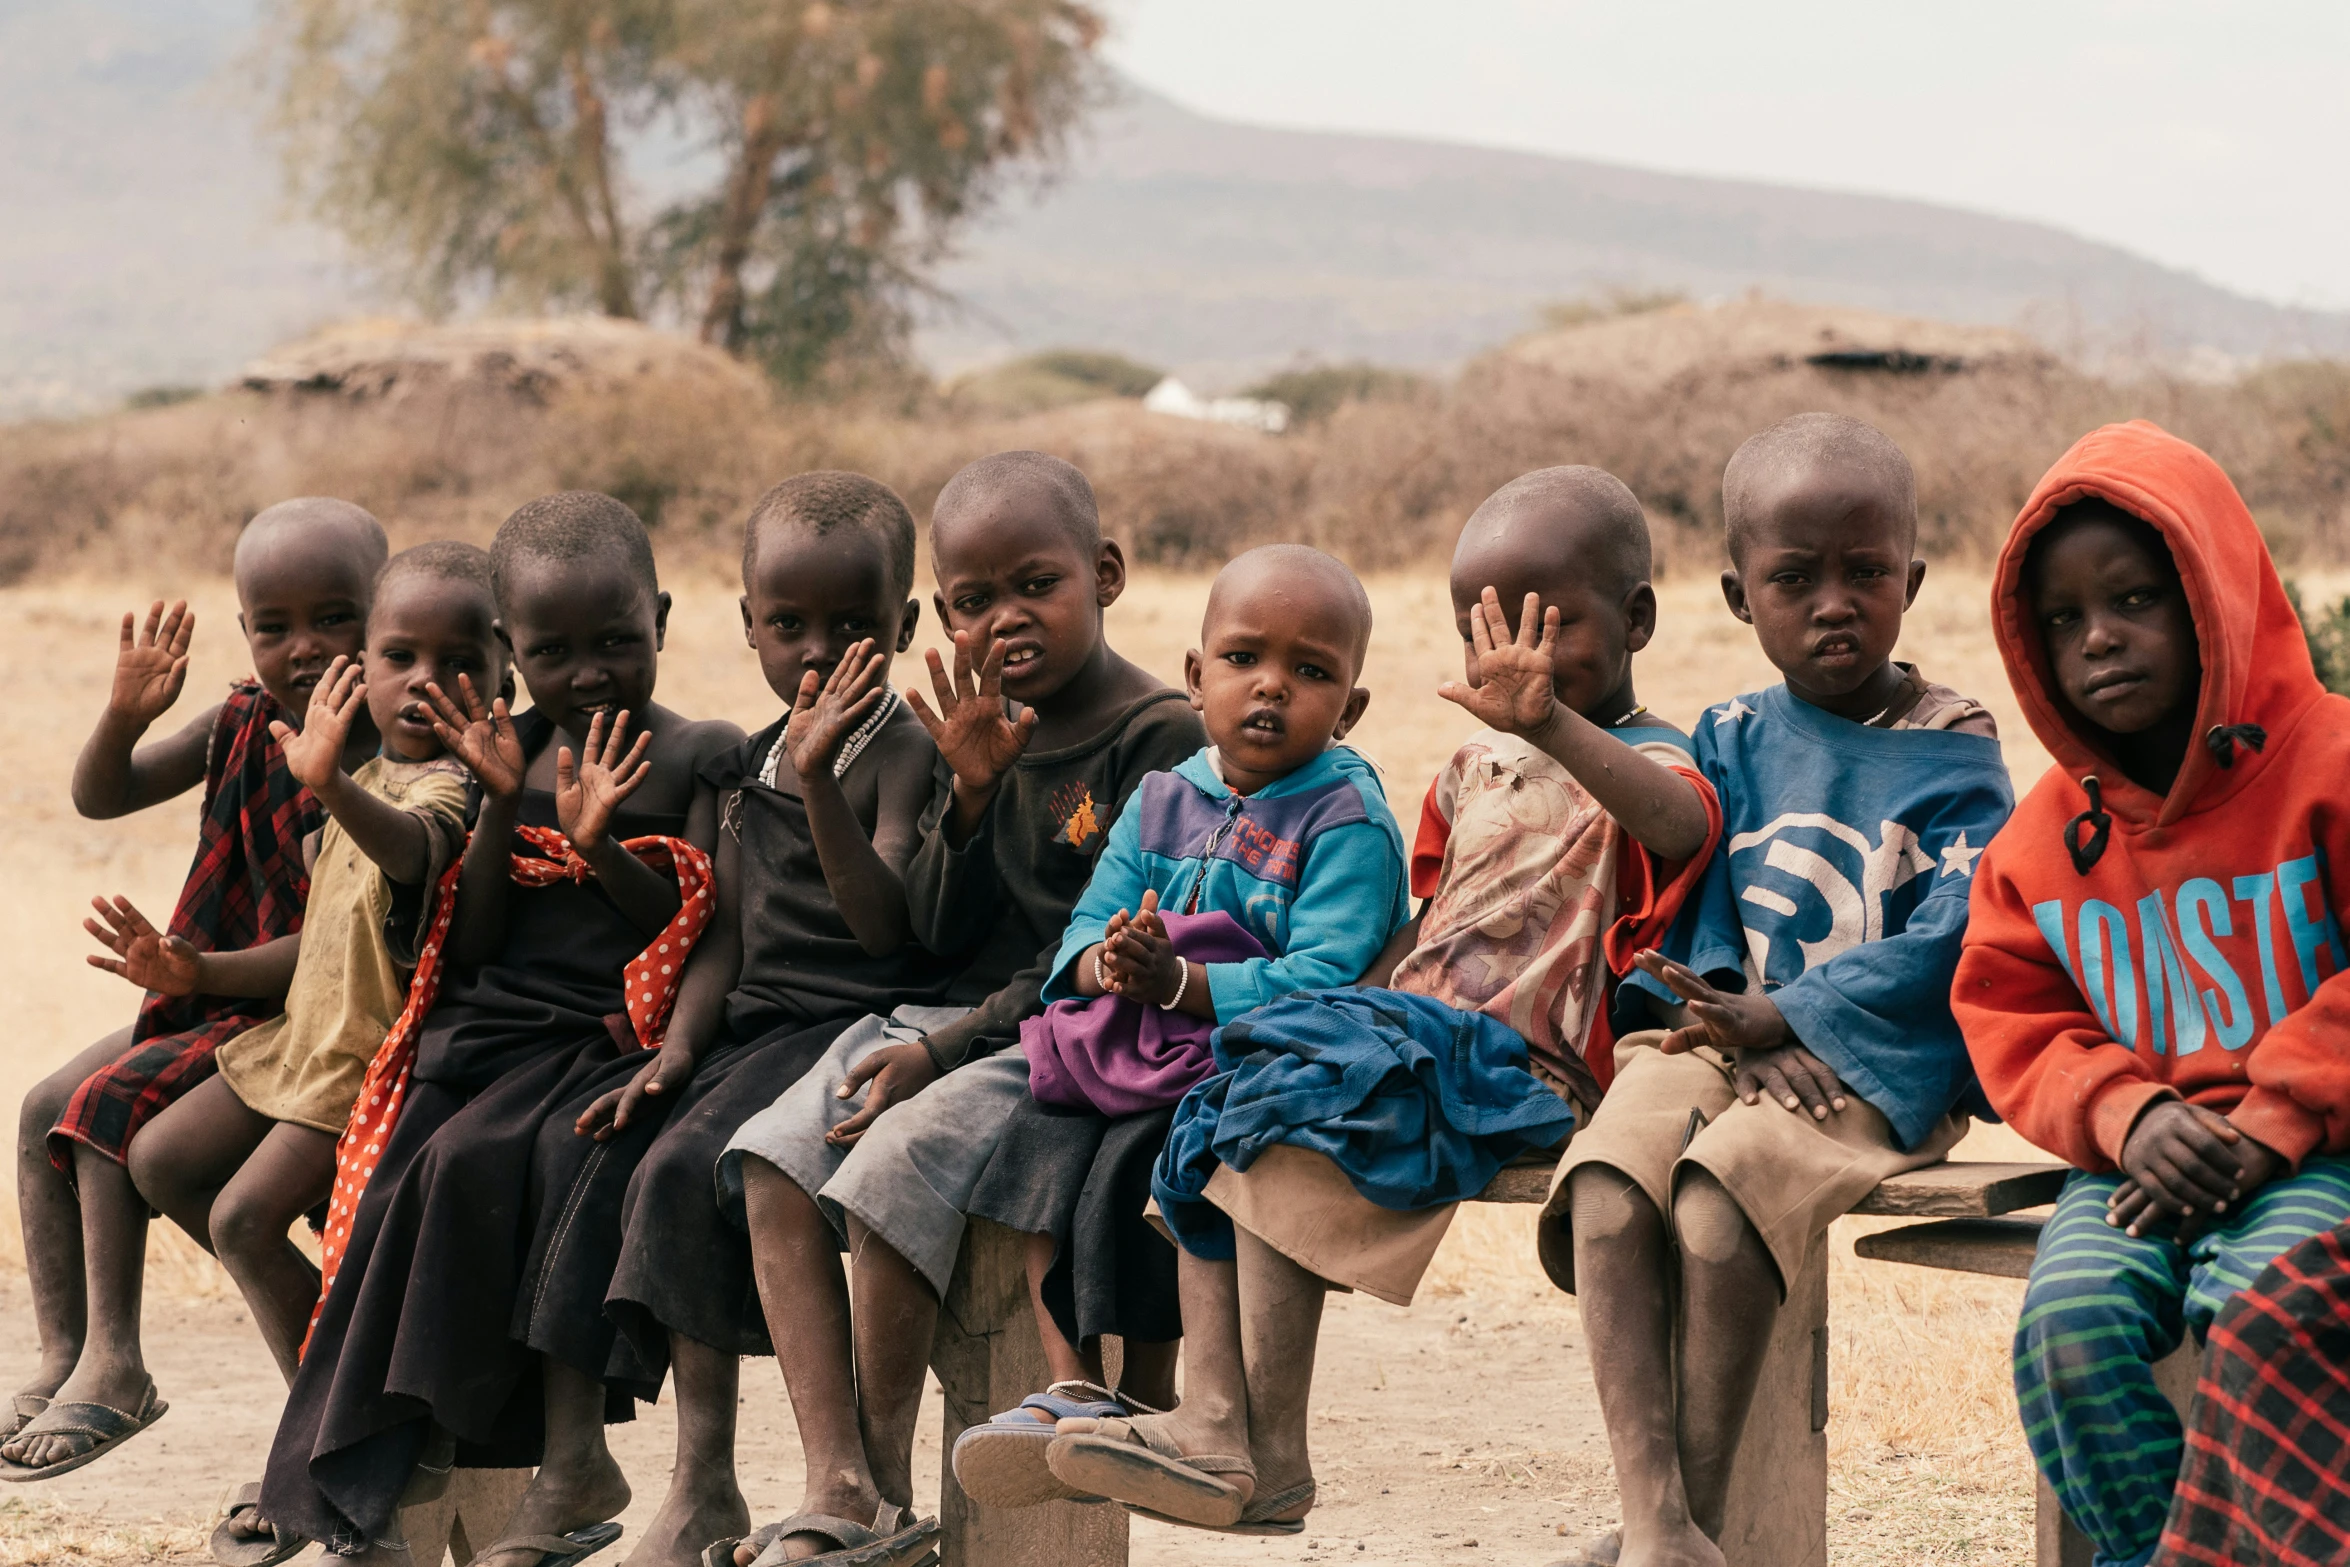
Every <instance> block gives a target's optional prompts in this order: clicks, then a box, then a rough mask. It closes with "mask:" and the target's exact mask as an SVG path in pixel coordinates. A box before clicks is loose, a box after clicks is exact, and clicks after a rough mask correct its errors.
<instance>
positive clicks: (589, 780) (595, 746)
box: [555, 710, 653, 854]
mask: <svg viewBox="0 0 2350 1567" xmlns="http://www.w3.org/2000/svg"><path fill="white" fill-rule="evenodd" d="M627 739H628V713H627V712H626V710H623V711H622V712H621V713H620V714H619V716H617V717H615V718H614V719H613V720H612V729H611V732H610V733H609V734H606V733H605V730H604V715H603V714H601V713H598V714H597V715H596V716H595V718H594V719H593V720H592V721H590V723H589V724H588V732H587V743H586V744H585V745H583V746H581V747H580V754H579V759H578V761H577V762H576V763H575V762H574V761H573V760H572V756H571V747H569V746H563V747H562V748H560V749H559V750H557V751H556V752H555V820H556V822H557V823H558V824H559V825H560V826H561V827H562V829H563V834H564V836H565V837H567V838H569V839H570V840H571V846H572V847H573V848H575V849H577V850H578V851H579V852H580V853H581V854H592V853H594V852H595V851H596V850H598V849H600V848H602V847H603V846H604V835H605V833H606V832H607V831H608V830H609V829H610V828H611V825H612V814H613V812H615V811H617V810H619V809H620V804H621V802H622V801H623V800H626V799H627V798H628V797H629V796H630V795H632V794H634V793H636V791H637V786H638V785H639V784H641V783H643V782H644V781H645V775H646V774H647V773H650V772H651V771H652V770H653V764H652V763H651V762H648V761H646V760H645V748H646V747H647V746H649V745H651V744H652V741H653V737H652V734H651V733H650V732H647V733H645V734H641V735H638V736H637V737H636V744H635V745H633V746H630V747H629V748H628V750H627V751H626V752H625V753H623V752H622V750H621V749H620V748H621V746H622V745H623V744H624V743H625V742H626V741H627Z"/></svg>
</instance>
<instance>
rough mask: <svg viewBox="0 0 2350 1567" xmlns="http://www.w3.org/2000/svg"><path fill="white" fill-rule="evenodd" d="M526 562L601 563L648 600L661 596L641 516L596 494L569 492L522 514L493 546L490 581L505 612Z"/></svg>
mask: <svg viewBox="0 0 2350 1567" xmlns="http://www.w3.org/2000/svg"><path fill="white" fill-rule="evenodd" d="M524 560H544V561H572V560H595V561H601V562H605V563H610V564H617V565H619V566H621V567H622V568H623V569H624V570H626V571H627V572H628V574H629V575H630V576H631V577H633V578H635V579H636V581H637V582H638V583H639V585H641V586H642V587H643V588H644V590H645V596H646V597H648V598H652V597H656V596H658V595H659V593H660V591H661V582H660V577H659V574H658V573H657V572H656V571H655V570H654V567H653V539H652V535H650V534H648V533H647V532H645V525H644V523H643V522H642V521H641V520H640V519H639V518H638V517H637V514H636V513H635V512H633V511H630V510H629V509H628V508H627V507H626V506H624V505H622V504H621V503H620V502H618V501H616V500H614V499H613V498H612V497H611V496H609V495H605V494H602V493H600V492H599V491H595V490H563V491H560V492H558V493H556V494H553V495H542V496H540V497H539V498H538V499H537V500H535V501H527V502H525V503H524V504H523V505H522V506H520V507H518V508H516V510H515V512H514V514H513V515H512V516H510V517H508V518H507V519H506V520H505V521H504V522H502V523H500V524H499V525H498V535H497V537H496V538H494V539H492V540H491V541H490V580H491V582H492V584H493V585H494V586H495V588H496V590H497V595H498V607H499V609H500V611H501V612H503V611H504V610H505V609H506V608H507V606H508V603H509V601H510V599H511V596H512V594H513V592H514V578H515V569H516V567H517V566H518V565H520V563H521V562H522V561H524Z"/></svg>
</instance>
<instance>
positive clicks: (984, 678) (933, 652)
mask: <svg viewBox="0 0 2350 1567" xmlns="http://www.w3.org/2000/svg"><path fill="white" fill-rule="evenodd" d="M1004 654H1005V644H1004V643H1001V642H990V643H989V645H988V649H987V656H986V657H985V658H984V659H982V660H981V661H980V664H979V667H978V669H977V670H976V671H974V670H973V668H972V665H971V633H969V632H968V631H958V632H956V633H955V673H954V678H953V679H952V680H951V681H950V680H949V679H948V678H947V669H946V665H945V663H944V662H943V661H941V660H940V658H939V656H938V649H936V648H932V649H930V650H929V653H928V654H927V659H928V662H929V664H930V689H931V690H932V691H934V692H936V693H937V695H938V711H936V712H932V711H931V708H930V704H929V703H927V702H925V701H923V700H922V693H921V692H919V691H908V692H907V693H906V702H907V704H908V705H909V706H911V707H912V708H913V709H914V716H915V717H916V718H919V719H921V720H922V727H923V728H925V729H927V730H929V731H930V738H931V740H932V741H933V742H935V743H936V744H937V746H938V754H939V755H940V756H943V757H945V758H946V764H947V766H948V768H950V769H951V770H952V771H953V772H954V775H955V786H956V787H957V788H959V789H962V790H964V791H966V792H967V793H970V794H975V795H979V794H988V793H991V792H992V791H993V790H994V789H995V786H996V783H997V781H998V780H999V779H1001V778H1002V777H1003V776H1004V773H1005V772H1006V770H1008V769H1009V768H1010V767H1011V765H1012V764H1013V763H1014V762H1016V761H1018V760H1019V759H1020V753H1021V752H1023V751H1025V750H1027V749H1028V737H1029V736H1031V735H1033V734H1035V733H1036V710H1035V709H1034V708H1023V709H1021V712H1020V717H1019V718H1018V719H1017V720H1016V721H1015V720H1013V719H1009V718H1006V717H1005V716H1004Z"/></svg>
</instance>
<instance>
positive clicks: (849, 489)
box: [743, 464, 1084, 599]
mask: <svg viewBox="0 0 2350 1567" xmlns="http://www.w3.org/2000/svg"><path fill="white" fill-rule="evenodd" d="M1064 466H1066V465H1065V464H1064ZM1070 471H1071V472H1075V471H1076V470H1075V469H1071V470H1070ZM1078 482H1079V483H1083V482H1084V480H1083V479H1082V478H1080V479H1079V481H1078ZM780 527H796V528H804V529H806V530H807V531H808V532H809V533H811V534H813V535H815V536H816V537H818V538H822V537H823V536H824V535H826V534H828V533H832V532H836V531H837V530H839V529H842V528H855V529H857V530H859V531H861V532H863V533H865V534H867V535H868V536H870V537H871V538H872V539H873V541H874V542H875V543H877V544H879V545H880V546H881V551H882V557H883V559H884V560H886V561H887V563H888V566H889V581H890V593H891V596H892V597H895V598H901V599H902V598H904V597H905V596H906V595H907V594H908V593H910V592H912V591H913V587H914V515H913V513H911V512H909V511H907V510H906V503H905V502H904V501H902V500H900V499H899V498H898V492H897V491H895V490H893V489H891V488H890V487H889V486H888V485H886V484H884V483H882V482H881V481H880V480H879V479H868V478H867V477H865V475H863V474H861V473H844V472H841V471H839V470H836V469H819V470H817V471H815V472H813V473H802V474H795V475H793V476H792V477H791V478H789V479H786V480H784V481H783V482H782V483H781V484H779V485H777V486H775V488H773V489H771V490H769V491H768V492H767V493H766V494H764V495H762V496H760V497H759V499H758V501H757V502H756V503H755V504H754V505H753V506H752V507H751V515H750V520H749V521H748V522H746V523H745V524H744V525H743V588H744V591H746V592H748V591H749V590H750V588H751V584H752V578H753V576H754V575H755V574H756V573H757V571H758V569H759V541H760V539H761V538H762V537H763V536H765V535H766V533H767V532H768V531H769V530H770V529H773V528H780Z"/></svg>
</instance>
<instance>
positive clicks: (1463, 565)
mask: <svg viewBox="0 0 2350 1567" xmlns="http://www.w3.org/2000/svg"><path fill="white" fill-rule="evenodd" d="M1652 565H1653V561H1652V560H1651V557H1650V553H1649V543H1648V518H1647V515H1646V514H1645V513H1643V512H1642V511H1641V509H1640V501H1639V498H1638V497H1636V496H1635V495H1633V493H1632V492H1631V491H1630V490H1629V489H1627V488H1625V486H1624V481H1623V480H1621V479H1619V478H1617V477H1616V476H1615V475H1614V474H1612V473H1609V472H1607V471H1605V470H1604V469H1600V468H1585V467H1563V468H1537V469H1535V470H1534V471H1533V472H1532V473H1529V474H1527V475H1525V476H1524V477H1522V478H1517V479H1512V480H1511V481H1510V482H1509V483H1507V484H1505V485H1503V486H1502V487H1501V488H1500V489H1498V490H1496V491H1494V492H1493V493H1492V494H1491V495H1490V496H1488V497H1486V500H1485V504H1484V505H1482V506H1480V507H1478V508H1477V509H1476V510H1475V511H1474V512H1471V513H1470V514H1469V520H1468V522H1467V523H1465V524H1464V525H1463V526H1462V528H1461V538H1460V543H1459V544H1458V545H1456V546H1455V547H1454V549H1453V554H1452V584H1451V585H1452V613H1453V624H1454V626H1455V628H1456V629H1458V631H1459V632H1460V637H1461V651H1462V655H1463V656H1464V657H1465V658H1467V659H1468V661H1469V678H1470V680H1471V682H1472V683H1474V682H1475V680H1476V678H1477V676H1476V635H1475V630H1474V626H1473V623H1472V620H1471V611H1472V610H1474V609H1475V608H1476V607H1477V605H1478V604H1480V603H1485V604H1486V606H1487V610H1488V612H1489V613H1490V614H1493V615H1498V616H1499V618H1500V624H1499V625H1493V624H1492V623H1491V622H1490V621H1489V622H1488V630H1489V632H1490V634H1491V635H1493V636H1494V637H1495V638H1497V639H1499V640H1504V641H1506V640H1508V639H1509V638H1510V637H1511V636H1512V635H1514V633H1515V630H1516V628H1518V627H1519V626H1520V625H1522V624H1523V623H1525V621H1526V618H1527V617H1528V616H1530V615H1531V616H1535V617H1538V618H1537V619H1536V620H1535V621H1534V622H1533V623H1534V624H1535V625H1536V626H1538V627H1539V626H1540V625H1541V624H1543V619H1542V618H1540V617H1548V616H1556V617H1557V621H1558V632H1557V641H1556V642H1554V643H1553V644H1552V646H1551V654H1550V664H1551V695H1552V696H1553V697H1554V698H1555V699H1556V700H1558V701H1560V702H1562V703H1564V704H1565V705H1566V706H1568V707H1570V708H1572V709H1574V711H1576V712H1578V713H1581V714H1582V715H1583V716H1584V717H1585V718H1588V719H1590V720H1591V721H1592V722H1593V723H1598V724H1611V723H1614V722H1616V721H1617V720H1618V719H1620V718H1622V717H1623V716H1624V715H1625V714H1626V713H1628V712H1630V711H1631V710H1632V709H1633V708H1634V707H1635V706H1636V705H1637V703H1636V702H1635V700H1634V697H1633V695H1632V655H1633V654H1635V653H1637V652H1639V651H1640V650H1641V649H1642V648H1644V647H1646V646H1647V645H1648V639H1649V637H1650V636H1651V635H1652V634H1653V633H1654V632H1655V630H1656V590H1655V589H1654V588H1652V587H1651V586H1649V581H1648V579H1649V574H1650V571H1651V568H1652ZM1487 594H1491V595H1492V598H1491V599H1490V600H1488V599H1487V598H1486V595H1487Z"/></svg>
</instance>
